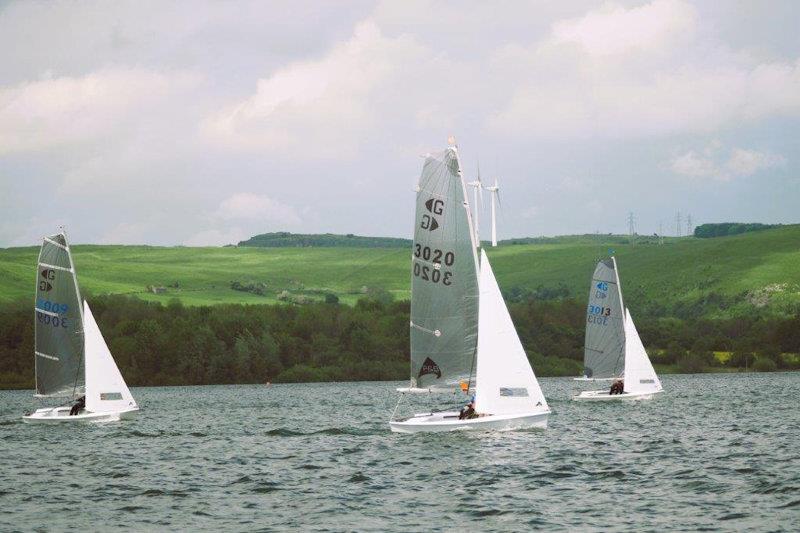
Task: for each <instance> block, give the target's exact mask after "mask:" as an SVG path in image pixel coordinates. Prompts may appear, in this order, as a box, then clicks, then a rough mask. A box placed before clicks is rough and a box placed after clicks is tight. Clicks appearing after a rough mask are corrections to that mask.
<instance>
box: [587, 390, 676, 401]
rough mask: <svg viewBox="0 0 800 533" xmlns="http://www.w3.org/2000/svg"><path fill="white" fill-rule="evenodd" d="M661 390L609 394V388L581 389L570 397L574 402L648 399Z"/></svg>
mask: <svg viewBox="0 0 800 533" xmlns="http://www.w3.org/2000/svg"><path fill="white" fill-rule="evenodd" d="M659 392H663V391H662V390H661V389H659V390H656V391H649V392H623V393H622V394H610V393H609V389H604V390H587V391H583V392H581V393H580V394H578V395H577V396H573V397H572V399H573V400H575V401H576V402H616V401H625V400H649V399H650V398H652V397H653V395H655V394H658V393H659Z"/></svg>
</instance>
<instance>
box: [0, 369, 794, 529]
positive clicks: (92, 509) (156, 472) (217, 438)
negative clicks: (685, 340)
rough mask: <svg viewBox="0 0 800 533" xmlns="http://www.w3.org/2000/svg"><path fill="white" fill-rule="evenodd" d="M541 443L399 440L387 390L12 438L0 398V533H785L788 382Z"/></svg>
mask: <svg viewBox="0 0 800 533" xmlns="http://www.w3.org/2000/svg"><path fill="white" fill-rule="evenodd" d="M541 382H542V388H543V389H544V392H545V394H546V396H547V398H548V400H549V402H550V405H551V408H552V410H553V414H552V415H551V416H550V425H549V428H548V429H547V430H545V431H515V432H506V433H471V432H458V433H445V434H427V435H398V434H393V433H391V432H390V431H389V428H388V425H387V420H388V417H389V415H390V413H391V410H392V408H393V407H394V402H395V400H396V396H395V393H394V391H393V387H394V385H395V384H392V383H347V384H305V385H274V386H272V387H265V386H217V387H170V388H145V389H134V391H133V393H134V395H135V396H136V398H137V399H138V400H139V403H140V404H141V405H142V407H143V412H142V413H141V415H140V418H139V419H138V420H133V421H126V422H122V423H113V424H106V425H88V426H74V427H73V426H64V427H51V426H50V427H44V426H30V425H24V424H23V423H22V422H21V421H20V419H19V416H20V415H21V414H22V412H23V411H24V410H27V409H30V408H32V407H33V406H34V400H33V398H32V396H31V393H30V392H22V391H5V392H3V391H0V453H1V454H2V469H0V530H2V531H13V530H26V531H27V530H32V529H40V530H51V531H60V530H64V531H65V530H86V529H88V530H98V529H105V530H108V529H111V528H113V527H120V528H129V529H135V530H154V529H171V530H176V529H180V530H187V529H191V530H242V531H245V530H247V531H252V530H265V531H270V530H279V529H285V528H295V529H303V530H319V531H342V530H357V531H386V530H400V529H402V530H405V531H419V530H442V531H444V530H447V531H452V530H454V529H455V528H462V530H463V531H474V530H482V531H506V530H529V529H532V528H542V529H553V530H557V529H572V530H575V529H581V530H601V529H602V530H606V529H610V530H616V531H621V530H630V531H633V530H636V531H663V530H664V529H667V528H669V529H674V530H687V531H690V530H691V531H695V530H701V529H705V530H735V529H751V528H752V529H757V530H765V531H767V530H769V531H781V530H792V529H793V530H795V531H796V530H797V529H798V528H800V444H799V443H800V429H799V427H800V373H782V374H729V375H723V374H716V375H712V374H706V375H692V376H663V383H664V388H665V392H664V393H663V394H661V395H660V397H657V398H655V399H653V400H651V401H645V402H638V403H620V404H615V405H593V404H579V403H575V402H571V401H569V397H570V394H571V392H572V390H573V382H572V381H571V380H568V379H543V380H541Z"/></svg>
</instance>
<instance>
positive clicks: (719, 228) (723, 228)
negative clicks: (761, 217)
mask: <svg viewBox="0 0 800 533" xmlns="http://www.w3.org/2000/svg"><path fill="white" fill-rule="evenodd" d="M779 226H780V224H761V223H758V222H753V223H750V224H745V223H741V222H720V223H715V224H701V225H699V226H697V227H696V228H694V236H695V237H699V238H701V239H710V238H712V237H727V236H728V235H739V234H740V233H749V232H751V231H764V230H767V229H772V228H777V227H779Z"/></svg>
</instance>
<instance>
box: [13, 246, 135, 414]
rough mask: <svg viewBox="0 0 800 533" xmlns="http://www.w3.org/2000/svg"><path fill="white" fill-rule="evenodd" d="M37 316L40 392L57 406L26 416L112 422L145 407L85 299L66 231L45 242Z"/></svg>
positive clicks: (38, 275) (39, 267)
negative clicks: (130, 387) (134, 393)
mask: <svg viewBox="0 0 800 533" xmlns="http://www.w3.org/2000/svg"><path fill="white" fill-rule="evenodd" d="M34 316H35V322H34V326H35V331H36V332H35V335H36V338H35V355H34V358H35V362H36V397H37V398H41V399H44V400H50V401H51V402H55V403H56V405H55V406H51V407H42V408H40V409H37V410H36V411H34V412H33V413H31V414H27V415H25V416H23V417H22V419H23V421H24V422H27V423H40V424H59V423H68V422H108V421H114V420H119V419H121V418H128V417H130V416H132V415H134V414H135V413H136V412H137V411H138V410H139V406H138V405H137V404H136V401H135V400H134V399H133V396H132V395H131V391H130V390H129V389H128V386H127V385H126V384H125V380H124V379H122V374H120V371H119V369H118V368H117V365H116V363H115V362H114V358H113V357H112V356H111V352H110V351H109V349H108V346H107V345H106V342H105V340H104V339H103V335H102V334H101V333H100V328H99V327H98V326H97V322H95V320H94V316H93V315H92V310H91V309H89V304H88V303H86V302H85V301H83V300H82V298H81V294H80V290H79V288H78V278H77V275H76V273H75V264H74V263H73V261H72V253H71V252H70V248H69V243H68V242H67V236H66V235H65V234H64V233H63V232H62V233H58V234H56V235H51V236H50V237H45V238H44V242H43V243H42V249H41V251H40V252H39V262H38V265H37V268H36V304H35V309H34Z"/></svg>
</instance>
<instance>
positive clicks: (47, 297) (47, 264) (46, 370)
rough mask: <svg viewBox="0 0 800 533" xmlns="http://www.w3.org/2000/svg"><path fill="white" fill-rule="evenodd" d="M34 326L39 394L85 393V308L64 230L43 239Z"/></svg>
mask: <svg viewBox="0 0 800 533" xmlns="http://www.w3.org/2000/svg"><path fill="white" fill-rule="evenodd" d="M34 327H35V331H36V344H35V361H36V393H37V395H38V396H55V397H68V398H75V397H78V396H81V395H83V393H84V371H83V344H84V340H83V308H82V306H81V296H80V293H79V291H78V282H77V278H76V276H75V266H74V264H73V262H72V255H71V253H70V250H69V245H68V243H67V237H66V235H65V234H63V233H59V234H57V235H51V236H50V237H45V238H44V242H42V249H41V251H40V252H39V263H38V266H37V268H36V305H35V323H34Z"/></svg>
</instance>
